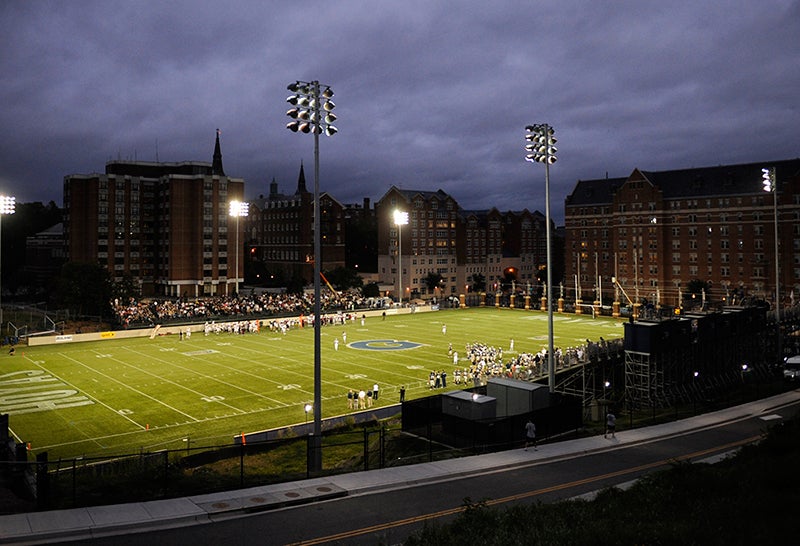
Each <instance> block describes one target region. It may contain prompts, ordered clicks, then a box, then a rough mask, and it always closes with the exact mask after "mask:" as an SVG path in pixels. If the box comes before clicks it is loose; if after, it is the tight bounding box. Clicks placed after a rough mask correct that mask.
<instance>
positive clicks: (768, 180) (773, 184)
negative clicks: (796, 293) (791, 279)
mask: <svg viewBox="0 0 800 546" xmlns="http://www.w3.org/2000/svg"><path fill="white" fill-rule="evenodd" d="M761 183H762V186H763V189H764V191H765V192H767V193H771V194H772V216H773V220H774V222H773V224H774V225H775V330H776V334H777V339H776V343H777V349H778V362H777V365H780V364H781V363H782V362H783V348H782V343H781V341H782V340H781V276H780V258H779V257H780V253H779V252H778V184H777V181H776V178H775V167H769V168H767V167H764V168H763V169H761Z"/></svg>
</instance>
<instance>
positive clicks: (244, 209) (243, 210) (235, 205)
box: [229, 201, 250, 297]
mask: <svg viewBox="0 0 800 546" xmlns="http://www.w3.org/2000/svg"><path fill="white" fill-rule="evenodd" d="M249 211H250V205H249V204H248V203H243V202H242V201H231V202H230V205H229V214H230V215H231V216H234V217H236V272H235V274H236V296H237V297H238V296H239V218H241V217H242V216H247V213H248V212H249Z"/></svg>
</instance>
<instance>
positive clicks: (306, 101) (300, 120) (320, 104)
mask: <svg viewBox="0 0 800 546" xmlns="http://www.w3.org/2000/svg"><path fill="white" fill-rule="evenodd" d="M287 89H288V90H289V91H291V92H292V93H294V94H293V95H290V96H289V97H288V98H287V99H286V102H288V103H289V104H291V105H292V108H291V109H290V110H288V111H287V112H286V115H287V116H289V117H290V118H292V121H290V122H289V123H287V124H286V128H287V129H289V130H290V131H292V132H293V133H296V132H298V131H299V132H301V133H313V134H314V404H313V406H314V434H313V435H312V440H311V454H310V457H309V470H313V471H315V472H319V471H321V470H322V355H321V349H320V328H321V325H320V322H321V317H320V276H321V274H322V272H321V271H320V267H321V265H322V264H321V262H322V251H321V243H320V230H321V227H320V217H319V214H320V212H319V209H320V207H319V135H320V134H322V133H325V135H327V136H333V135H335V134H336V133H337V132H338V129H337V128H336V127H335V126H334V125H333V122H334V121H336V114H334V113H333V109H334V108H335V106H336V105H335V104H334V103H333V101H332V100H331V98H333V89H331V88H330V87H329V86H327V85H320V83H319V82H318V81H316V80H315V81H311V82H304V81H300V80H298V81H296V82H294V83H290V84H289V86H288V87H287Z"/></svg>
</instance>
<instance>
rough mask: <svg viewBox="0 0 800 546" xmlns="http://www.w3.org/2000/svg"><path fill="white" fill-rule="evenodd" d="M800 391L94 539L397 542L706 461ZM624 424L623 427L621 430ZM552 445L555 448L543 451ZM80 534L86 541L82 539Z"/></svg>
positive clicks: (784, 410) (760, 428) (761, 428)
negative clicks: (465, 465) (330, 493)
mask: <svg viewBox="0 0 800 546" xmlns="http://www.w3.org/2000/svg"><path fill="white" fill-rule="evenodd" d="M799 409H800V400H794V401H790V402H788V403H786V404H785V405H782V406H779V407H773V408H769V409H768V410H767V411H761V410H758V411H756V410H754V412H753V413H752V414H746V415H744V416H742V417H739V418H736V419H732V420H728V421H725V422H718V423H711V424H706V425H704V426H703V427H702V428H699V429H695V430H692V431H689V432H677V433H675V434H674V435H668V436H661V437H655V438H650V439H647V438H643V439H641V440H638V441H637V442H636V443H632V444H626V443H625V442H618V441H617V440H613V439H608V440H607V447H605V448H602V449H599V450H597V449H594V450H591V451H586V452H578V453H563V452H559V451H558V449H557V446H558V444H545V445H542V446H540V447H539V450H538V452H537V455H538V456H539V457H543V458H541V459H538V460H535V461H531V462H530V463H527V464H521V465H516V466H514V467H511V468H503V469H483V470H479V471H476V472H475V473H474V475H470V476H458V477H453V478H450V479H447V480H446V481H442V480H439V481H437V482H435V483H427V484H426V483H420V484H417V485H413V486H408V485H404V486H402V487H396V488H393V489H383V490H379V491H375V492H371V493H361V494H356V495H350V496H347V497H342V498H339V499H334V500H328V501H323V502H317V503H313V504H306V505H300V506H295V507H289V508H282V509H276V510H272V511H266V512H259V513H253V514H239V515H236V516H222V517H220V518H218V519H215V520H214V521H213V522H212V523H203V524H198V525H196V526H193V527H181V528H177V529H163V530H153V531H147V532H144V533H137V534H128V535H126V536H124V537H121V536H116V537H108V538H99V539H94V540H93V541H91V542H90V543H91V544H97V545H106V544H108V545H112V544H113V545H116V546H119V545H145V544H147V545H151V544H171V545H180V544H192V545H201V544H203V543H211V544H247V545H252V544H275V545H278V544H303V545H312V544H353V545H361V544H379V543H380V544H389V545H391V544H400V543H402V542H403V540H404V539H405V538H406V537H408V536H409V535H410V534H411V533H413V532H414V531H416V530H418V529H421V528H422V526H423V525H424V524H425V522H431V523H433V522H439V523H441V522H445V521H448V520H451V519H453V518H454V517H455V515H457V514H458V513H459V512H460V511H461V510H462V508H463V506H464V503H465V499H471V501H472V502H478V501H484V502H486V504H488V505H498V506H504V505H510V504H512V503H521V502H522V503H530V502H536V501H540V502H554V501H558V500H561V499H566V498H572V497H575V496H579V495H584V494H587V493H590V492H593V491H597V490H600V489H603V488H605V487H610V486H614V485H619V484H624V483H626V482H630V481H632V480H635V479H636V478H638V477H640V476H643V475H645V474H647V473H649V472H653V471H656V470H659V469H663V468H666V467H669V466H670V465H671V464H674V463H675V462H676V461H685V460H691V461H695V462H697V461H703V460H706V459H710V458H711V459H713V458H714V457H716V456H719V455H721V454H727V453H730V452H732V451H734V450H735V449H737V448H738V447H740V446H741V445H744V444H747V443H752V442H754V441H756V440H758V439H759V438H760V437H761V436H762V435H763V433H764V432H765V431H766V429H767V427H768V426H769V425H771V424H774V423H776V422H779V421H780V420H781V419H786V418H788V417H791V416H793V415H795V414H797V412H798V410H799ZM625 433H626V432H625V431H620V433H619V434H620V437H621V438H622V437H623V435H625ZM549 451H550V452H552V456H549V455H548V452H549ZM81 543H83V544H86V543H87V542H85V541H84V542H81Z"/></svg>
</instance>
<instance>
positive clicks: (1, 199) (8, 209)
mask: <svg viewBox="0 0 800 546" xmlns="http://www.w3.org/2000/svg"><path fill="white" fill-rule="evenodd" d="M16 200H17V199H16V197H9V196H7V195H0V264H1V263H2V261H1V260H2V240H3V238H2V226H1V224H2V218H3V216H4V215H6V214H14V209H15V207H16ZM0 271H2V268H1V267H0ZM2 293H3V283H2V279H0V328H2V327H3V300H2Z"/></svg>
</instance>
